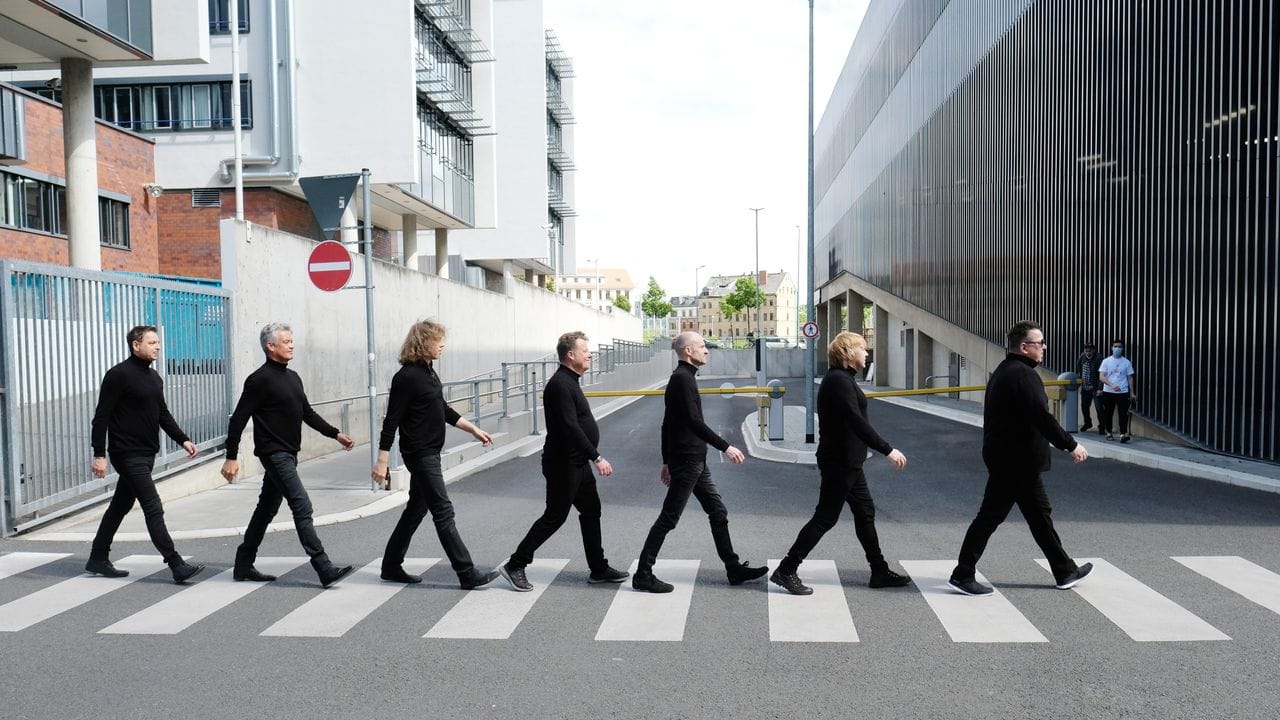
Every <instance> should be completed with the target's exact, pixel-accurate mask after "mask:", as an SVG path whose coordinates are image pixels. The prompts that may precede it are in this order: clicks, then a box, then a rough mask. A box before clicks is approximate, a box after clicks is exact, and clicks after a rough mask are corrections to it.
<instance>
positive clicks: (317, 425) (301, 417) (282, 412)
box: [227, 360, 339, 460]
mask: <svg viewBox="0 0 1280 720" xmlns="http://www.w3.org/2000/svg"><path fill="white" fill-rule="evenodd" d="M251 417H252V418H253V454H254V455H257V456H258V457H266V456H268V455H270V454H272V453H277V452H287V453H294V454H297V452H298V450H299V449H301V448H302V423H304V422H305V423H306V424H308V425H310V426H311V427H312V428H313V429H314V430H315V431H316V432H318V433H320V434H321V435H324V436H325V437H330V438H333V437H337V436H338V432H339V431H338V428H336V427H334V426H332V425H330V424H329V423H327V422H325V421H324V418H322V417H320V416H319V415H318V414H316V411H315V410H312V409H311V403H309V402H307V394H306V393H305V392H303V390H302V378H300V377H298V373H296V372H294V371H292V370H290V369H289V367H288V366H287V365H284V364H282V363H278V362H276V361H274V360H267V361H266V362H265V363H263V364H262V367H260V368H258V369H257V370H254V371H253V372H252V373H251V374H250V375H249V377H247V378H245V381H244V391H243V392H242V393H240V402H238V403H236V410H235V412H233V413H231V423H230V424H229V425H228V426H227V459H228V460H235V459H236V458H237V457H239V452H240V435H241V433H243V432H244V426H245V425H246V424H247V423H248V422H249V418H251Z"/></svg>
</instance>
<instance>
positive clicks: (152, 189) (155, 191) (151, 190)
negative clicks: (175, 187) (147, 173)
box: [142, 183, 164, 197]
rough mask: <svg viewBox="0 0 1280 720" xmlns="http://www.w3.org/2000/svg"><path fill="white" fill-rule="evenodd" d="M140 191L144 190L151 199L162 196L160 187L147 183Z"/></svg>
mask: <svg viewBox="0 0 1280 720" xmlns="http://www.w3.org/2000/svg"><path fill="white" fill-rule="evenodd" d="M142 189H143V190H146V191H147V194H148V195H150V196H151V197H160V196H161V195H163V194H164V188H162V187H160V186H159V185H157V184H155V183H147V184H146V185H143V186H142Z"/></svg>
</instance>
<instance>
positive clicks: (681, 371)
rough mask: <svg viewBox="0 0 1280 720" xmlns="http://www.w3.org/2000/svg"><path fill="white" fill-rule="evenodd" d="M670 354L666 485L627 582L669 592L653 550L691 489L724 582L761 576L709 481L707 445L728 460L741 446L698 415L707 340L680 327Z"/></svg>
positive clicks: (671, 527) (664, 430) (664, 434)
mask: <svg viewBox="0 0 1280 720" xmlns="http://www.w3.org/2000/svg"><path fill="white" fill-rule="evenodd" d="M671 349H672V350H675V352H676V358H677V359H678V360H679V361H680V362H679V364H678V365H676V369H675V371H674V372H672V373H671V380H670V381H668V382H667V390H666V393H665V402H666V415H664V416H663V418H662V471H661V473H660V474H659V478H660V479H661V480H662V484H663V485H666V486H667V497H666V499H665V500H664V501H663V502H662V512H661V513H660V514H659V515H658V519H657V520H656V521H655V522H654V523H653V527H652V528H651V529H650V530H649V536H648V538H646V539H645V541H644V549H643V550H641V551H640V562H639V564H638V567H637V568H636V574H635V575H634V576H633V577H632V578H631V587H633V588H635V589H636V590H640V591H644V592H653V593H669V592H671V591H672V590H673V589H674V587H673V586H672V585H671V584H670V583H666V582H663V581H661V580H659V579H658V578H657V577H655V576H654V574H653V565H654V563H655V562H657V560H658V551H659V550H661V549H662V542H663V540H665V539H666V537H667V533H669V532H671V531H672V530H674V529H675V527H676V524H677V523H678V522H680V515H681V513H683V512H684V506H685V505H686V504H687V503H688V502H689V495H691V494H692V495H693V496H694V497H695V498H697V499H698V502H699V503H700V504H701V505H702V509H703V510H705V511H706V513H707V519H708V520H709V521H710V522H711V537H712V538H713V539H714V540H715V543H716V554H717V555H719V556H720V560H721V561H723V562H724V567H725V571H726V572H727V573H728V576H729V584H730V585H741V584H742V583H744V582H747V581H748V580H756V579H758V578H761V577H764V575H765V574H766V573H768V572H769V568H767V567H751V566H750V565H748V564H747V563H745V562H741V561H740V560H739V559H738V555H737V553H735V552H734V551H733V542H732V541H731V540H730V538H729V511H728V510H726V509H725V506H724V503H723V502H722V501H721V500H720V494H719V493H718V492H716V486H715V485H714V484H713V483H712V482H711V472H710V471H709V470H707V445H711V446H712V447H714V448H715V449H717V450H719V451H720V452H723V453H724V454H725V456H727V457H728V458H729V462H732V463H734V464H741V463H742V461H743V459H744V458H743V455H742V451H741V450H739V449H738V448H736V447H733V446H732V445H730V444H729V443H727V442H725V440H724V438H722V437H720V436H719V435H717V434H716V432H715V431H714V430H712V429H711V428H709V427H707V424H706V423H705V422H704V421H703V419H702V398H701V396H699V395H698V380H697V374H698V368H700V367H702V366H703V365H706V364H707V356H708V354H709V353H708V351H707V343H706V342H705V341H704V340H703V339H702V336H701V335H699V334H698V333H696V332H692V331H690V332H682V333H680V334H679V335H677V336H676V338H675V340H673V341H672V342H671Z"/></svg>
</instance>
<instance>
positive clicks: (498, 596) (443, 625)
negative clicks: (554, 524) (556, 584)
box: [422, 558, 569, 640]
mask: <svg viewBox="0 0 1280 720" xmlns="http://www.w3.org/2000/svg"><path fill="white" fill-rule="evenodd" d="M568 564H569V560H568V559H567V558H565V559H558V558H557V559H551V558H546V559H542V560H534V561H533V562H532V563H530V564H529V565H528V566H527V567H525V569H524V572H525V575H526V576H527V577H528V578H529V582H530V583H531V584H532V585H533V590H530V591H529V592H516V591H514V590H512V589H511V588H510V587H509V586H508V587H497V586H498V585H499V584H501V585H506V584H507V581H506V580H502V579H498V580H495V581H494V584H493V585H491V586H490V587H489V589H487V590H484V591H476V590H473V591H471V592H469V593H467V595H466V597H464V598H462V600H461V601H459V602H458V604H457V605H454V606H453V608H452V609H450V610H449V612H447V613H445V614H444V617H442V618H440V621H439V622H437V623H436V624H435V625H434V626H432V628H431V629H430V630H428V631H427V634H426V635H423V636H422V637H428V638H454V639H470V640H506V639H507V638H509V637H511V633H513V632H515V631H516V627H518V626H519V625H520V622H521V621H522V620H524V616H525V615H528V614H529V611H530V610H531V609H533V604H534V603H536V602H537V601H538V598H540V597H542V593H543V592H545V591H546V589H547V586H548V585H550V584H551V583H552V582H553V581H554V580H555V579H556V576H557V575H559V574H560V571H561V570H563V569H564V566H565V565H568Z"/></svg>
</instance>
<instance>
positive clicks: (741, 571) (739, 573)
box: [725, 563, 769, 585]
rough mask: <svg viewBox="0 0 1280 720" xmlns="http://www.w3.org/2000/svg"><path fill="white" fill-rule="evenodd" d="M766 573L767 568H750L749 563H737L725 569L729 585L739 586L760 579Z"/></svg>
mask: <svg viewBox="0 0 1280 720" xmlns="http://www.w3.org/2000/svg"><path fill="white" fill-rule="evenodd" d="M768 572H769V567H768V566H767V565H766V566H764V567H751V564H750V563H738V564H737V565H729V566H728V567H726V568H725V574H727V575H728V576H729V584H730V585H741V584H742V583H744V582H748V581H751V580H756V579H759V578H762V577H764V576H765V575H766V574H768Z"/></svg>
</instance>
